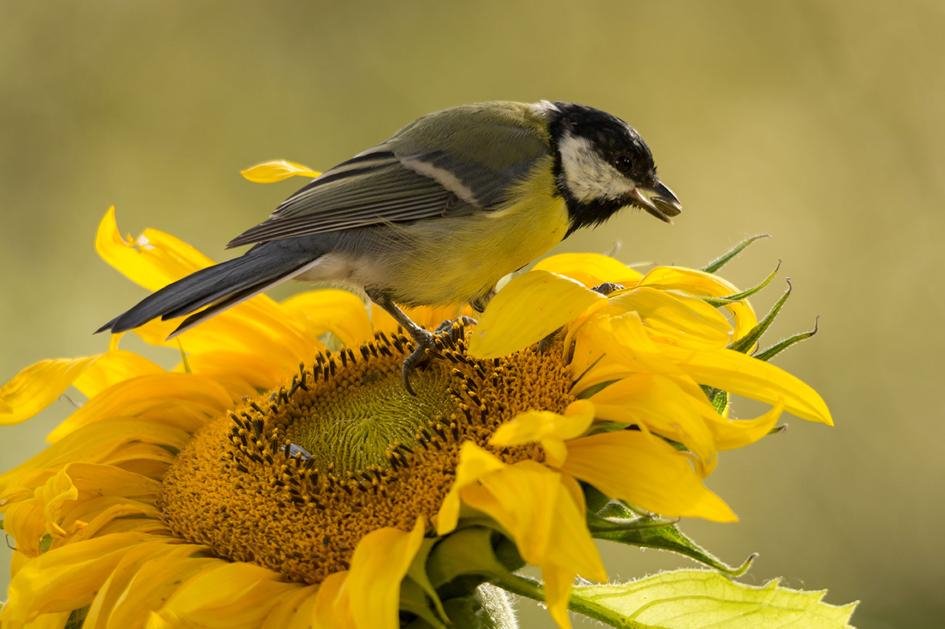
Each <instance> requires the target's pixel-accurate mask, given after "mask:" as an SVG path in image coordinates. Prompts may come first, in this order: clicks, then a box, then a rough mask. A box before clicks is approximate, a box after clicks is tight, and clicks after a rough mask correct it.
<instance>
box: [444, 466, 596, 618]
mask: <svg viewBox="0 0 945 629" xmlns="http://www.w3.org/2000/svg"><path fill="white" fill-rule="evenodd" d="M568 485H569V484H568V482H567V477H565V476H562V475H561V474H560V473H558V472H555V471H553V470H551V469H549V468H547V467H545V466H544V465H541V464H539V463H535V462H534V461H521V462H519V463H515V464H513V465H506V466H504V467H503V468H501V469H499V470H495V471H493V472H490V473H488V474H485V475H483V476H482V477H481V478H480V479H479V482H478V483H477V484H474V485H470V486H468V487H466V488H465V489H463V490H462V498H463V501H464V502H465V503H467V504H468V505H469V506H470V507H472V508H474V509H477V510H479V511H481V512H483V513H485V514H487V515H488V516H490V517H491V518H492V519H494V520H495V521H496V522H498V523H499V524H500V525H501V526H502V528H503V529H505V530H506V531H507V532H508V534H509V535H510V536H511V538H512V539H513V540H514V541H515V545H516V546H517V548H518V551H519V553H520V554H521V555H522V558H523V559H525V561H527V562H528V563H530V564H534V565H538V566H541V567H542V573H543V575H544V576H545V579H546V581H550V582H551V583H552V587H550V588H547V589H546V592H545V596H546V601H547V603H548V609H549V611H550V612H551V614H552V616H553V617H554V619H555V621H556V622H557V623H558V625H559V626H561V627H567V626H569V625H568V618H567V606H568V597H569V595H570V591H571V582H572V579H573V577H574V575H576V574H578V575H581V576H583V577H585V578H587V579H591V580H595V581H605V580H606V579H607V572H606V570H605V569H604V566H603V563H602V562H601V559H600V555H599V554H598V552H597V547H596V546H595V545H594V541H593V539H591V535H590V533H589V532H588V530H587V525H586V522H585V515H584V505H583V504H582V503H579V502H578V500H582V497H581V496H580V494H577V495H575V493H574V492H573V491H572V490H571V489H570V488H569V486H568Z"/></svg>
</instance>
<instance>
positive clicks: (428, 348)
mask: <svg viewBox="0 0 945 629" xmlns="http://www.w3.org/2000/svg"><path fill="white" fill-rule="evenodd" d="M475 323H476V320H475V319H473V318H472V317H467V316H461V317H459V318H457V319H447V320H446V321H444V322H443V323H441V324H440V325H438V326H437V327H436V330H434V331H433V332H428V331H426V330H424V329H422V328H419V327H418V328H417V329H415V330H408V333H409V334H410V336H411V337H413V342H414V349H413V351H412V352H410V354H409V355H408V356H407V358H405V359H404V364H403V368H402V375H403V380H404V389H406V390H407V393H409V394H410V395H413V396H416V395H417V393H416V391H415V390H414V388H413V385H411V384H410V374H411V373H412V372H413V370H414V369H417V368H418V367H423V366H424V365H426V364H427V363H428V362H430V359H431V358H433V357H434V356H435V355H436V354H437V353H438V352H439V351H440V350H441V349H443V348H444V347H446V346H451V345H453V344H454V343H456V341H458V340H459V339H460V338H462V336H463V329H464V328H465V326H467V325H475Z"/></svg>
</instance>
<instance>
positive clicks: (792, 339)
mask: <svg viewBox="0 0 945 629" xmlns="http://www.w3.org/2000/svg"><path fill="white" fill-rule="evenodd" d="M819 324H820V319H819V318H818V319H814V327H813V328H812V329H810V330H808V331H807V332H801V333H800V334H795V335H794V336H789V337H788V338H786V339H782V340H780V341H778V342H777V343H775V344H774V345H772V346H771V347H769V348H768V349H766V350H765V351H763V352H759V353H757V354H755V358H757V359H758V360H771V359H772V358H774V357H775V356H777V355H778V354H780V353H781V352H783V351H784V350H786V349H787V348H789V347H791V346H792V345H797V344H798V343H800V342H801V341H806V340H807V339H809V338H810V337H812V336H814V335H815V334H817V327H818V325H819Z"/></svg>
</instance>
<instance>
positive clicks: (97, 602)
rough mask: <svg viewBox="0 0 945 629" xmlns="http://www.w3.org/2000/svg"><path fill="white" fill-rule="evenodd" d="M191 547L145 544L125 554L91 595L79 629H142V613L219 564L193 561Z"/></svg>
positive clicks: (204, 559)
mask: <svg viewBox="0 0 945 629" xmlns="http://www.w3.org/2000/svg"><path fill="white" fill-rule="evenodd" d="M202 548H203V547H201V546H197V545H195V544H168V543H166V542H147V543H144V544H139V545H137V546H134V547H132V548H129V549H128V551H127V552H126V553H125V554H124V556H123V557H122V558H121V561H119V562H118V565H117V566H116V567H115V570H114V571H113V572H112V573H111V575H110V576H109V577H108V580H107V581H106V582H105V584H104V585H103V586H102V587H101V589H100V590H99V591H98V593H97V594H96V595H95V599H94V600H93V601H92V604H91V605H90V606H89V611H88V615H87V616H86V618H85V621H84V623H83V625H82V626H83V629H107V628H108V627H129V628H132V627H142V626H143V625H144V622H143V621H144V619H145V618H144V614H143V613H142V612H144V611H145V610H151V609H157V608H158V607H160V606H161V604H162V603H163V602H164V601H165V600H166V599H167V598H168V597H169V596H170V594H171V593H172V592H173V591H174V590H175V589H176V588H177V586H178V585H179V584H180V583H181V582H182V581H185V580H186V579H188V578H189V577H190V576H191V575H193V574H195V573H197V572H199V571H201V570H203V569H205V568H206V567H207V566H209V565H212V564H214V563H220V562H221V561H222V560H220V559H216V558H211V557H193V556H192V555H194V554H196V553H198V552H200V551H201V550H202Z"/></svg>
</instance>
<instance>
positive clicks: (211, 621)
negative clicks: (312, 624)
mask: <svg viewBox="0 0 945 629" xmlns="http://www.w3.org/2000/svg"><path fill="white" fill-rule="evenodd" d="M297 587H298V586H297V585H296V584H295V583H289V582H286V581H284V580H282V578H281V577H280V575H279V574H278V573H276V572H273V571H272V570H269V569H267V568H263V567H261V566H257V565H256V564H252V563H243V562H233V563H230V562H224V561H217V562H214V563H212V564H208V565H207V567H205V568H204V569H203V570H201V571H199V572H197V573H196V574H194V575H193V576H191V577H190V578H189V579H187V580H186V581H184V582H183V583H181V584H180V586H178V587H177V589H175V590H174V592H173V593H172V594H171V595H170V597H169V598H168V599H167V601H166V602H165V603H164V604H163V605H162V606H161V607H160V608H159V609H157V610H156V611H155V616H156V617H158V618H160V619H161V620H162V621H163V622H164V623H166V626H171V627H179V626H181V625H182V624H184V623H185V622H186V623H187V624H189V625H190V626H197V627H204V628H207V629H211V628H213V627H219V628H220V629H224V628H229V627H246V628H247V629H250V628H253V627H259V626H260V625H261V624H262V621H263V620H264V619H265V618H266V616H267V615H268V614H269V611H270V610H271V609H272V606H273V605H274V604H275V602H276V601H277V600H278V599H279V597H280V596H282V595H284V594H285V593H286V592H290V591H294V590H295V589H296V588H297ZM152 623H155V621H154V620H151V621H149V624H152ZM155 624H157V625H158V626H160V624H159V623H155Z"/></svg>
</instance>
